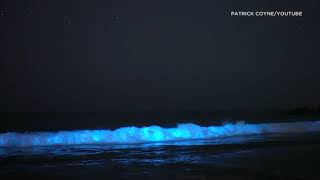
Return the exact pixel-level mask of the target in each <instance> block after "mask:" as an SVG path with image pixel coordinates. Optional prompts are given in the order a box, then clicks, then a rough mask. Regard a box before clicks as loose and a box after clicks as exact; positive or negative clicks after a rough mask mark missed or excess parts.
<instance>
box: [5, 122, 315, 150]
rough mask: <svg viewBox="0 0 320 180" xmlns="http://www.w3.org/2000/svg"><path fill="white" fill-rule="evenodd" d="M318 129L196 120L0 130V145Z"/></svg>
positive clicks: (296, 124) (308, 124) (141, 140)
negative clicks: (209, 123) (115, 126)
mask: <svg viewBox="0 0 320 180" xmlns="http://www.w3.org/2000/svg"><path fill="white" fill-rule="evenodd" d="M316 131H320V121H313V122H291V123H266V124H246V123H244V122H237V123H227V124H224V125H221V126H208V127H202V126H199V125H196V124H192V123H188V124H179V125H177V127H175V128H162V127H160V126H149V127H122V128H119V129H116V130H113V131H112V130H74V131H59V132H32V133H15V132H8V133H2V134H0V146H1V147H25V146H52V145H77V144H132V143H145V142H165V141H180V140H192V139H209V138H219V137H229V136H238V135H254V134H266V133H299V132H316Z"/></svg>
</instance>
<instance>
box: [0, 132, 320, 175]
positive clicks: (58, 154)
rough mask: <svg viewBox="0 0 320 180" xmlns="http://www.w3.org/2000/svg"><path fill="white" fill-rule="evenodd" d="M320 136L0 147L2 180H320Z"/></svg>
mask: <svg viewBox="0 0 320 180" xmlns="http://www.w3.org/2000/svg"><path fill="white" fill-rule="evenodd" d="M319 135H320V134H319V133H295V134H268V135H266V134H265V135H250V136H236V137H228V138H216V139H209V140H192V141H180V142H167V143H145V144H131V145H110V144H109V145H74V146H70V145H69V146H48V147H24V148H14V147H7V148H0V177H1V179H7V178H10V179H11V178H16V179H26V178H31V179H70V178H73V179H112V178H117V179H141V178H143V179H227V180H229V179H236V180H239V179H258V180H259V179H279V180H280V179H320V171H319V167H320V166H319V162H320V155H319V153H320V136H319Z"/></svg>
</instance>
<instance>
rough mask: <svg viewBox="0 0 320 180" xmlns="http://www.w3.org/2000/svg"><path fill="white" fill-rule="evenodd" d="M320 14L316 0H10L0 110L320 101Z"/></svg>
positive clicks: (4, 4) (207, 107)
mask: <svg viewBox="0 0 320 180" xmlns="http://www.w3.org/2000/svg"><path fill="white" fill-rule="evenodd" d="M232 10H235V11H236V10H253V11H256V10H292V11H303V15H304V16H303V17H231V16H230V11H232ZM319 12H320V3H319V1H317V0H307V1H306V0H291V1H279V0H262V1H261V0H260V1H248V0H242V1H236V0H223V1H215V0H199V1H194V0H193V1H186V0H184V1H173V0H171V1H163V0H157V1H156V0H141V1H140V0H138V1H133V0H128V1H123V0H114V1H111V0H90V1H89V0H83V1H79V0H74V1H71V0H64V1H62V0H61V1H60V0H28V1H13V0H1V1H0V49H1V51H0V59H1V60H0V63H1V64H0V111H2V112H20V111H22V112H29V111H32V112H52V111H53V112H106V111H211V110H216V109H251V110H264V109H286V108H294V107H299V106H314V105H318V104H319V103H320V71H319V67H320V54H319V52H320V51H319V50H320V48H319V47H320V44H319V43H320V35H319V32H320V17H319Z"/></svg>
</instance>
